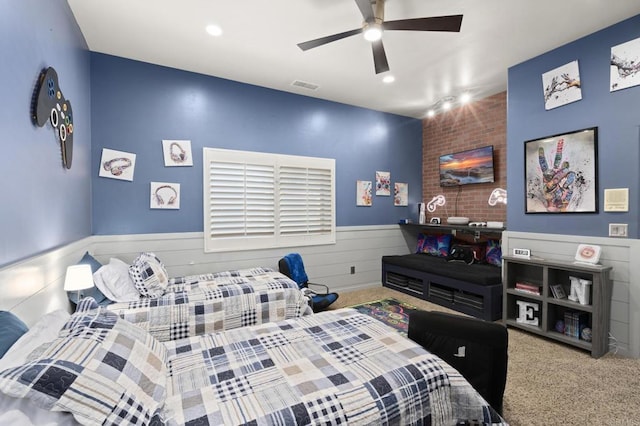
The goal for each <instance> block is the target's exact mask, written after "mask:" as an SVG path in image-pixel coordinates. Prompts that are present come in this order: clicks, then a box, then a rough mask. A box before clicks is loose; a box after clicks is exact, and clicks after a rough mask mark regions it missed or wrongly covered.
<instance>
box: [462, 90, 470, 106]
mask: <svg viewBox="0 0 640 426" xmlns="http://www.w3.org/2000/svg"><path fill="white" fill-rule="evenodd" d="M470 100H471V95H470V94H469V93H463V94H462V95H461V96H460V102H461V103H463V104H466V103H467V102H469V101H470Z"/></svg>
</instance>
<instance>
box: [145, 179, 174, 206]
mask: <svg viewBox="0 0 640 426" xmlns="http://www.w3.org/2000/svg"><path fill="white" fill-rule="evenodd" d="M150 189H151V194H150V195H151V202H150V205H149V207H150V208H152V209H174V210H178V209H180V184H179V183H170V182H151V188H150Z"/></svg>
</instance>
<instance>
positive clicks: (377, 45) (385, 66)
mask: <svg viewBox="0 0 640 426" xmlns="http://www.w3.org/2000/svg"><path fill="white" fill-rule="evenodd" d="M371 48H372V49H373V65H374V66H375V68H376V74H380V73H381V72H387V71H389V62H387V54H386V53H385V52H384V46H383V45H382V40H378V41H374V42H372V43H371Z"/></svg>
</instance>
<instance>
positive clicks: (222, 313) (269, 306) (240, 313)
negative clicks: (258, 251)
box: [107, 268, 313, 341]
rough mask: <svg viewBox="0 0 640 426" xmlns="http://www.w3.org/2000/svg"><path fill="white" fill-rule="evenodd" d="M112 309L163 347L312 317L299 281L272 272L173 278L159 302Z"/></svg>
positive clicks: (142, 301) (118, 305)
mask: <svg viewBox="0 0 640 426" xmlns="http://www.w3.org/2000/svg"><path fill="white" fill-rule="evenodd" d="M107 309H108V310H110V311H112V312H114V313H116V314H118V315H119V316H120V317H121V318H124V319H126V320H127V321H129V322H131V323H134V324H136V325H138V326H139V327H141V328H143V329H145V330H147V331H148V332H149V333H150V334H151V335H152V336H154V337H155V338H157V339H158V340H160V341H169V340H175V339H180V338H184V337H189V336H197V335H200V334H205V333H213V332H216V331H222V330H230V329H234V328H238V327H244V326H248V325H255V324H262V323H266V322H272V321H280V320H284V319H289V318H298V317H300V316H303V315H308V314H311V313H313V311H312V310H311V308H310V307H309V304H308V299H307V297H305V296H304V294H303V292H302V291H301V290H300V289H299V287H298V285H297V284H296V283H295V281H292V280H291V279H289V278H287V277H286V276H285V275H283V274H281V273H280V272H276V271H274V270H273V269H269V268H252V269H243V270H234V271H225V272H217V273H211V274H204V275H192V276H185V277H179V278H172V279H171V280H170V281H169V285H168V287H167V290H166V292H165V293H164V294H163V295H162V296H160V297H158V298H155V299H152V298H141V299H139V300H136V301H133V302H123V303H113V304H111V305H108V306H107Z"/></svg>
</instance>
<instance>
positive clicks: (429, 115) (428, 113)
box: [427, 109, 436, 117]
mask: <svg viewBox="0 0 640 426" xmlns="http://www.w3.org/2000/svg"><path fill="white" fill-rule="evenodd" d="M434 115H436V112H435V111H434V110H432V109H430V110H429V111H428V112H427V117H433V116H434Z"/></svg>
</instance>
